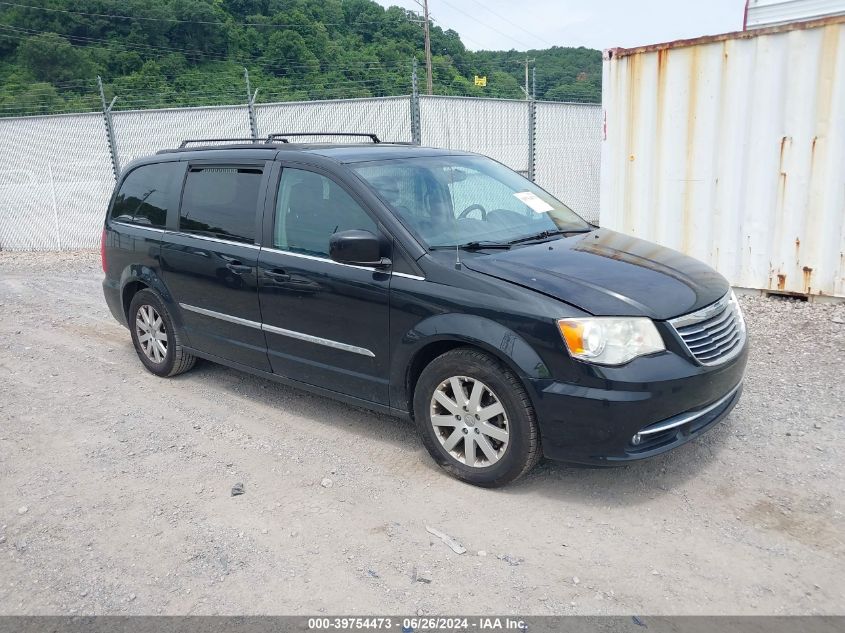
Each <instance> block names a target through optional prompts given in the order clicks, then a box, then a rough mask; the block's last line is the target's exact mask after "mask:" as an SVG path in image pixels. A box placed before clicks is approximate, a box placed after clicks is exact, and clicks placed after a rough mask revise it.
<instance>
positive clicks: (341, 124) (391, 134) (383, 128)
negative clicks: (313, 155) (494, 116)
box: [255, 97, 411, 142]
mask: <svg viewBox="0 0 845 633" xmlns="http://www.w3.org/2000/svg"><path fill="white" fill-rule="evenodd" d="M255 119H256V124H257V125H258V131H259V134H260V135H263V136H267V135H268V134H273V133H281V132H337V131H344V132H359V133H368V132H369V133H373V134H375V135H376V136H378V137H379V139H381V140H382V141H403V142H408V141H410V140H411V105H410V97H379V98H373V99H340V100H336V101H308V102H290V103H265V104H261V105H256V106H255ZM304 140H305V141H326V140H329V141H331V142H344V141H346V142H361V139H355V138H343V137H329V138H327V137H314V138H310V137H305V138H304Z"/></svg>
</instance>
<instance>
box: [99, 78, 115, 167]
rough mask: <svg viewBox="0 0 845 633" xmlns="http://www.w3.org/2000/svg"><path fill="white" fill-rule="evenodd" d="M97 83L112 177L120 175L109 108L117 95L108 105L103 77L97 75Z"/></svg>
mask: <svg viewBox="0 0 845 633" xmlns="http://www.w3.org/2000/svg"><path fill="white" fill-rule="evenodd" d="M97 85H98V86H99V87H100V101H102V103H103V121H105V124H106V137H108V139H109V154H111V166H112V170H113V171H114V179H115V180H117V179H118V178H119V177H120V159H119V158H118V155H117V139H116V138H115V136H114V124H113V123H112V120H111V110H112V108H113V107H114V102H115V101H117V95H115V97H114V99H112V100H111V103H110V104H109V105H106V93H105V91H104V90H103V79H102V78H101V77H100V76H99V75H97Z"/></svg>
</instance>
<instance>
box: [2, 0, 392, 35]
mask: <svg viewBox="0 0 845 633" xmlns="http://www.w3.org/2000/svg"><path fill="white" fill-rule="evenodd" d="M0 5H5V6H8V7H17V8H20V9H32V10H34V11H47V12H50V13H64V14H70V15H79V16H85V17H93V18H109V19H114V20H133V21H145V22H169V23H172V24H202V25H208V26H244V27H256V26H257V27H264V28H280V29H290V28H319V27H320V26H349V25H352V24H385V22H387V23H390V20H380V21H375V20H371V21H358V20H355V21H353V22H316V23H311V24H270V23H265V22H236V21H230V22H221V21H212V20H180V19H178V18H153V17H148V16H134V15H119V14H114V13H88V12H86V11H74V10H71V9H53V8H50V7H37V6H34V5H31V4H19V3H16V2H0ZM396 23H397V24H400V23H401V22H396Z"/></svg>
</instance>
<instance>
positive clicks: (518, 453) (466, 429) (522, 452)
mask: <svg viewBox="0 0 845 633" xmlns="http://www.w3.org/2000/svg"><path fill="white" fill-rule="evenodd" d="M455 381H457V382H455ZM478 384H480V385H481V386H480V387H477V385H478ZM456 389H460V390H461V391H460V393H459V394H458V393H457V392H456V391H455V390H456ZM476 389H478V394H480V395H479V396H478V397H474V396H475V395H476ZM438 392H439V394H438ZM459 400H463V402H464V406H466V408H463V406H462V405H461V402H459ZM497 405H501V407H500V408H501V410H502V411H501V413H496V412H498V410H499V407H498V406H497ZM454 407H457V411H453V410H452V409H453V408H454ZM494 413H495V414H496V415H494V416H493V417H490V416H491V415H492V414H494ZM465 414H467V415H465ZM450 418H452V419H450ZM414 419H415V420H416V423H417V427H418V429H419V432H420V435H421V436H422V440H423V443H424V444H425V447H426V448H427V449H428V452H429V453H430V454H431V456H432V457H433V458H434V460H435V461H436V462H437V463H438V464H440V466H442V467H443V469H444V470H446V471H447V472H448V473H449V474H451V475H452V476H454V477H456V478H458V479H460V480H461V481H465V482H467V483H470V484H474V485H476V486H483V487H487V488H495V487H499V486H504V485H505V484H508V483H510V482H512V481H515V480H516V479H518V478H519V477H522V476H523V475H524V474H525V473H527V472H528V471H530V470H531V469H532V468H534V466H535V465H536V464H537V462H538V461H539V460H540V456H541V454H542V453H541V450H540V434H539V431H538V428H537V421H536V416H535V414H534V408H533V407H532V405H531V401H530V399H529V398H528V393H527V392H526V391H525V388H524V387H523V385H522V383H521V382H520V380H519V378H518V377H517V376H516V374H514V373H513V372H512V371H511V370H510V369H509V368H508V367H506V366H505V365H503V364H502V363H501V362H500V361H499V360H498V359H496V358H494V357H493V356H491V355H489V354H486V353H484V352H482V351H480V350H477V349H474V348H469V347H460V348H457V349H454V350H451V351H449V352H446V353H445V354H443V355H442V356H438V357H437V358H435V359H434V360H433V361H431V363H429V364H428V365H427V366H426V368H425V369H424V370H423V371H422V373H421V374H420V377H419V380H418V381H417V386H416V389H415V390H414ZM459 420H460V421H459ZM435 422H436V423H437V424H435ZM493 427H495V428H493ZM457 433H459V435H456V434H457ZM470 438H471V439H470ZM455 442H457V443H455ZM468 442H469V444H474V446H470V447H469V448H468V446H469V445H468ZM484 442H486V446H482V443H484ZM473 453H474V454H473ZM470 461H473V462H474V463H473V465H469V464H470Z"/></svg>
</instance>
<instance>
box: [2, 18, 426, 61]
mask: <svg viewBox="0 0 845 633" xmlns="http://www.w3.org/2000/svg"><path fill="white" fill-rule="evenodd" d="M0 29H3V30H7V31H12V32H14V33H18V34H22V35H18V36H17V38H18V39H24V37H25V36H32V35H58V36H59V37H62V38H65V39H67V40H78V41H82V42H97V43H102V44H105V45H106V46H116V47H119V48H123V49H126V50H130V51H131V50H134V51H136V52H138V51H144V50H150V51H154V52H156V53H159V54H160V53H162V52H165V53H181V54H183V55H186V56H191V57H192V58H194V61H220V62H231V63H237V64H253V65H254V66H256V67H258V68H269V67H270V66H271V64H267V63H262V62H259V61H258V59H257V58H244V57H241V56H227V55H223V54H220V53H211V52H204V51H196V50H189V49H182V48H174V47H163V46H152V45H149V44H128V43H125V42H117V41H115V40H107V39H103V38H97V37H84V36H81V35H63V34H61V33H56V32H54V31H39V30H36V29H27V28H23V27H15V26H10V25H7V24H0ZM0 36H4V34H2V33H0ZM5 37H11V38H15V37H16V36H12V35H8V34H7V35H5ZM317 63H318V64H322V63H325V64H327V65H328V64H330V65H331V67H330V68H327V70H358V71H361V70H367V69H369V68H370V67H382V68H390V67H391V65H390V64H391V63H388V62H384V61H380V60H378V61H369V62H347V63H346V64H344V65H339V66H338V65H335V64H334V63H333V62H331V61H328V60H326V61H324V62H320V60H317ZM409 64H410V62H395V63H393V66H392V67H394V68H407V67H409ZM311 67H312V66H311V65H310V64H285V68H290V69H296V70H300V69H309V68H311Z"/></svg>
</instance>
